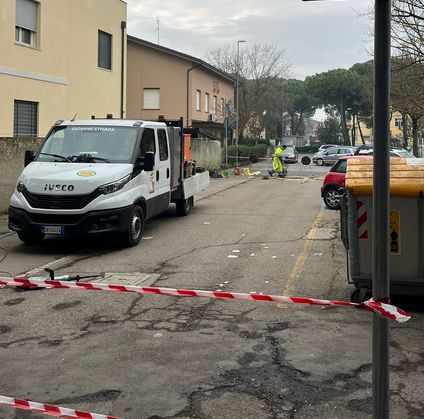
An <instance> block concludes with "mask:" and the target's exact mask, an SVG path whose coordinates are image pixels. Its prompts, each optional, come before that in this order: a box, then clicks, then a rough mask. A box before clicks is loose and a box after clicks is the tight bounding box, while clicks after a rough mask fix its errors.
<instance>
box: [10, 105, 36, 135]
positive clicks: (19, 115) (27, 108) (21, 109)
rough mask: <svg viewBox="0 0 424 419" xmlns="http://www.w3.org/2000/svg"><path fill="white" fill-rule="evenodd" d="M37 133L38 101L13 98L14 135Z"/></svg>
mask: <svg viewBox="0 0 424 419" xmlns="http://www.w3.org/2000/svg"><path fill="white" fill-rule="evenodd" d="M37 133H38V102H28V101H26V100H15V113H14V118H13V136H14V137H37Z"/></svg>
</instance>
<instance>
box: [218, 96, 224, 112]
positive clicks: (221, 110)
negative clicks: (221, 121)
mask: <svg viewBox="0 0 424 419" xmlns="http://www.w3.org/2000/svg"><path fill="white" fill-rule="evenodd" d="M224 111H225V101H224V98H223V97H222V98H221V109H220V110H219V113H220V114H221V115H224Z"/></svg>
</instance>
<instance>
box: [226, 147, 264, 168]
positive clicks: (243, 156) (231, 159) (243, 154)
mask: <svg viewBox="0 0 424 419" xmlns="http://www.w3.org/2000/svg"><path fill="white" fill-rule="evenodd" d="M267 149H268V146H267V145H266V144H258V145H254V146H247V145H243V144H239V146H238V156H239V159H238V160H239V165H240V166H243V165H247V164H250V163H251V161H250V156H252V155H255V156H256V157H266V152H267ZM227 152H228V166H234V165H235V163H236V155H237V147H236V146H235V145H230V146H228V150H227ZM222 162H223V164H225V148H223V149H222Z"/></svg>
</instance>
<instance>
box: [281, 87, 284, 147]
mask: <svg viewBox="0 0 424 419" xmlns="http://www.w3.org/2000/svg"><path fill="white" fill-rule="evenodd" d="M283 127H284V91H283V90H281V144H283V136H284V132H283Z"/></svg>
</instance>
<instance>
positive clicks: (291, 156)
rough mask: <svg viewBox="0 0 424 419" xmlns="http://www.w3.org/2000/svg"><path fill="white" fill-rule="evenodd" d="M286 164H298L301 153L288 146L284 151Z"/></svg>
mask: <svg viewBox="0 0 424 419" xmlns="http://www.w3.org/2000/svg"><path fill="white" fill-rule="evenodd" d="M283 160H284V163H297V162H298V161H299V153H298V152H297V150H296V147H295V146H292V145H288V146H287V148H286V149H285V150H284V151H283Z"/></svg>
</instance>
